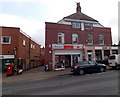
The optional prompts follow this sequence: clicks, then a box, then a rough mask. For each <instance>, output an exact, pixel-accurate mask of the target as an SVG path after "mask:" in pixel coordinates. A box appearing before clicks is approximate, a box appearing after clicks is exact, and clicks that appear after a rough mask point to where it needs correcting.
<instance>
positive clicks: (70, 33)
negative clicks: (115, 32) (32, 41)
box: [45, 3, 118, 70]
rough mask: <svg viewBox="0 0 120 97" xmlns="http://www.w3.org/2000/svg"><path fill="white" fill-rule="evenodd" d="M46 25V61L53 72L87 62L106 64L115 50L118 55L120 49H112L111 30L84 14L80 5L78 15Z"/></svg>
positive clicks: (77, 10) (77, 9)
mask: <svg viewBox="0 0 120 97" xmlns="http://www.w3.org/2000/svg"><path fill="white" fill-rule="evenodd" d="M45 25H46V31H45V32H46V33H45V60H46V64H48V65H49V68H50V69H51V70H54V69H55V65H56V64H59V63H60V64H61V63H62V64H64V65H65V67H70V66H72V65H73V64H75V63H77V62H78V61H80V60H84V59H87V60H93V61H96V60H104V59H105V58H108V54H111V53H112V50H113V52H114V53H117V51H118V47H111V45H112V36H111V28H108V27H104V26H103V25H101V24H100V23H99V22H98V21H97V20H95V19H93V18H92V17H90V16H88V15H86V14H84V13H83V12H82V11H81V6H80V3H77V8H76V12H75V13H73V14H71V15H69V16H67V17H64V18H63V19H61V20H60V21H58V22H57V23H52V22H46V23H45Z"/></svg>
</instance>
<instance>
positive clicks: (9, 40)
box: [1, 36, 11, 44]
mask: <svg viewBox="0 0 120 97" xmlns="http://www.w3.org/2000/svg"><path fill="white" fill-rule="evenodd" d="M4 37H7V38H9V42H7V43H5V42H3V38H4ZM1 44H11V36H1Z"/></svg>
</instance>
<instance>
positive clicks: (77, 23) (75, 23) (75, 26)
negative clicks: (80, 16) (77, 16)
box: [72, 22, 80, 28]
mask: <svg viewBox="0 0 120 97" xmlns="http://www.w3.org/2000/svg"><path fill="white" fill-rule="evenodd" d="M72 27H73V28H80V23H79V22H72Z"/></svg>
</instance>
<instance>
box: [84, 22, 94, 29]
mask: <svg viewBox="0 0 120 97" xmlns="http://www.w3.org/2000/svg"><path fill="white" fill-rule="evenodd" d="M92 28H93V24H92V23H84V29H92Z"/></svg>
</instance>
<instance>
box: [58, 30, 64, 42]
mask: <svg viewBox="0 0 120 97" xmlns="http://www.w3.org/2000/svg"><path fill="white" fill-rule="evenodd" d="M64 36H65V35H64V33H63V32H59V33H58V44H64V40H65V38H64ZM59 37H61V43H60V41H59Z"/></svg>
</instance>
